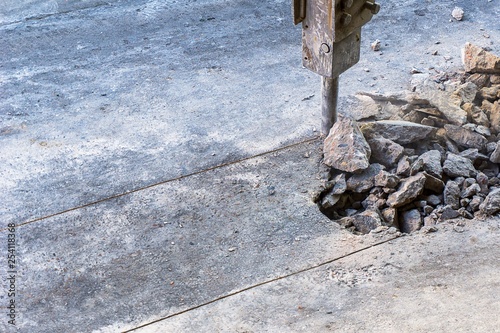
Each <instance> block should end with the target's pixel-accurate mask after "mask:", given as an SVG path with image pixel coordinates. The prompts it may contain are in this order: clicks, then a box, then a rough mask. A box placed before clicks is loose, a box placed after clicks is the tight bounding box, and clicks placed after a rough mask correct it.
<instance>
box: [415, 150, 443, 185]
mask: <svg viewBox="0 0 500 333" xmlns="http://www.w3.org/2000/svg"><path fill="white" fill-rule="evenodd" d="M418 160H421V161H422V162H423V169H424V171H425V172H427V173H428V174H430V175H433V176H435V177H438V178H441V176H442V175H443V168H442V167H441V153H440V152H439V151H438V150H429V151H427V152H425V153H423V154H422V155H420V157H419V158H418ZM418 160H417V161H418Z"/></svg>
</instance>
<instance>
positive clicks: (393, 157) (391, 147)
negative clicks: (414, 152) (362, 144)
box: [368, 137, 404, 168]
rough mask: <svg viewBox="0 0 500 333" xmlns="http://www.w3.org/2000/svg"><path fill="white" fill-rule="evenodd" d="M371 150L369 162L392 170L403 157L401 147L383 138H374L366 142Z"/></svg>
mask: <svg viewBox="0 0 500 333" xmlns="http://www.w3.org/2000/svg"><path fill="white" fill-rule="evenodd" d="M368 144H369V145H370V148H371V150H372V155H371V161H372V162H374V163H380V164H383V165H385V166H386V167H388V168H392V167H393V166H394V165H396V163H397V162H398V161H399V159H400V158H401V156H403V151H404V148H403V146H401V145H399V144H397V143H396V142H394V141H392V140H389V139H386V138H383V137H375V138H372V139H369V140H368Z"/></svg>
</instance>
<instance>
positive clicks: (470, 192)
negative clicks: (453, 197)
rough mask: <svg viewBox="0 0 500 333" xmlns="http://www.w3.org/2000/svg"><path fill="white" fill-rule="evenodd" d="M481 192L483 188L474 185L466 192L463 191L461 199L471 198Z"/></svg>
mask: <svg viewBox="0 0 500 333" xmlns="http://www.w3.org/2000/svg"><path fill="white" fill-rule="evenodd" d="M480 192H481V187H480V186H479V184H477V183H475V184H472V185H471V186H469V187H467V188H466V189H465V190H463V191H462V194H461V195H460V197H461V198H471V197H473V196H474V195H476V194H477V193H480Z"/></svg>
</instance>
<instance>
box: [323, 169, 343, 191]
mask: <svg viewBox="0 0 500 333" xmlns="http://www.w3.org/2000/svg"><path fill="white" fill-rule="evenodd" d="M328 187H330V188H331V189H330V191H329V193H331V194H343V193H344V192H345V191H346V190H347V183H346V180H345V173H340V174H338V175H336V176H335V177H333V179H332V180H331V181H329V182H328V183H327V188H328Z"/></svg>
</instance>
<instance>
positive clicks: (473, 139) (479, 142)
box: [444, 124, 488, 150]
mask: <svg viewBox="0 0 500 333" xmlns="http://www.w3.org/2000/svg"><path fill="white" fill-rule="evenodd" d="M444 129H445V130H446V136H447V137H448V138H450V139H451V140H453V142H455V143H456V144H457V145H459V146H461V147H463V148H465V149H469V148H476V149H478V150H482V149H483V148H484V147H485V145H486V144H487V143H488V140H487V139H486V138H485V137H484V136H482V135H481V134H479V133H476V132H473V131H471V130H469V129H466V128H463V127H460V126H455V125H449V124H447V125H444Z"/></svg>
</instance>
